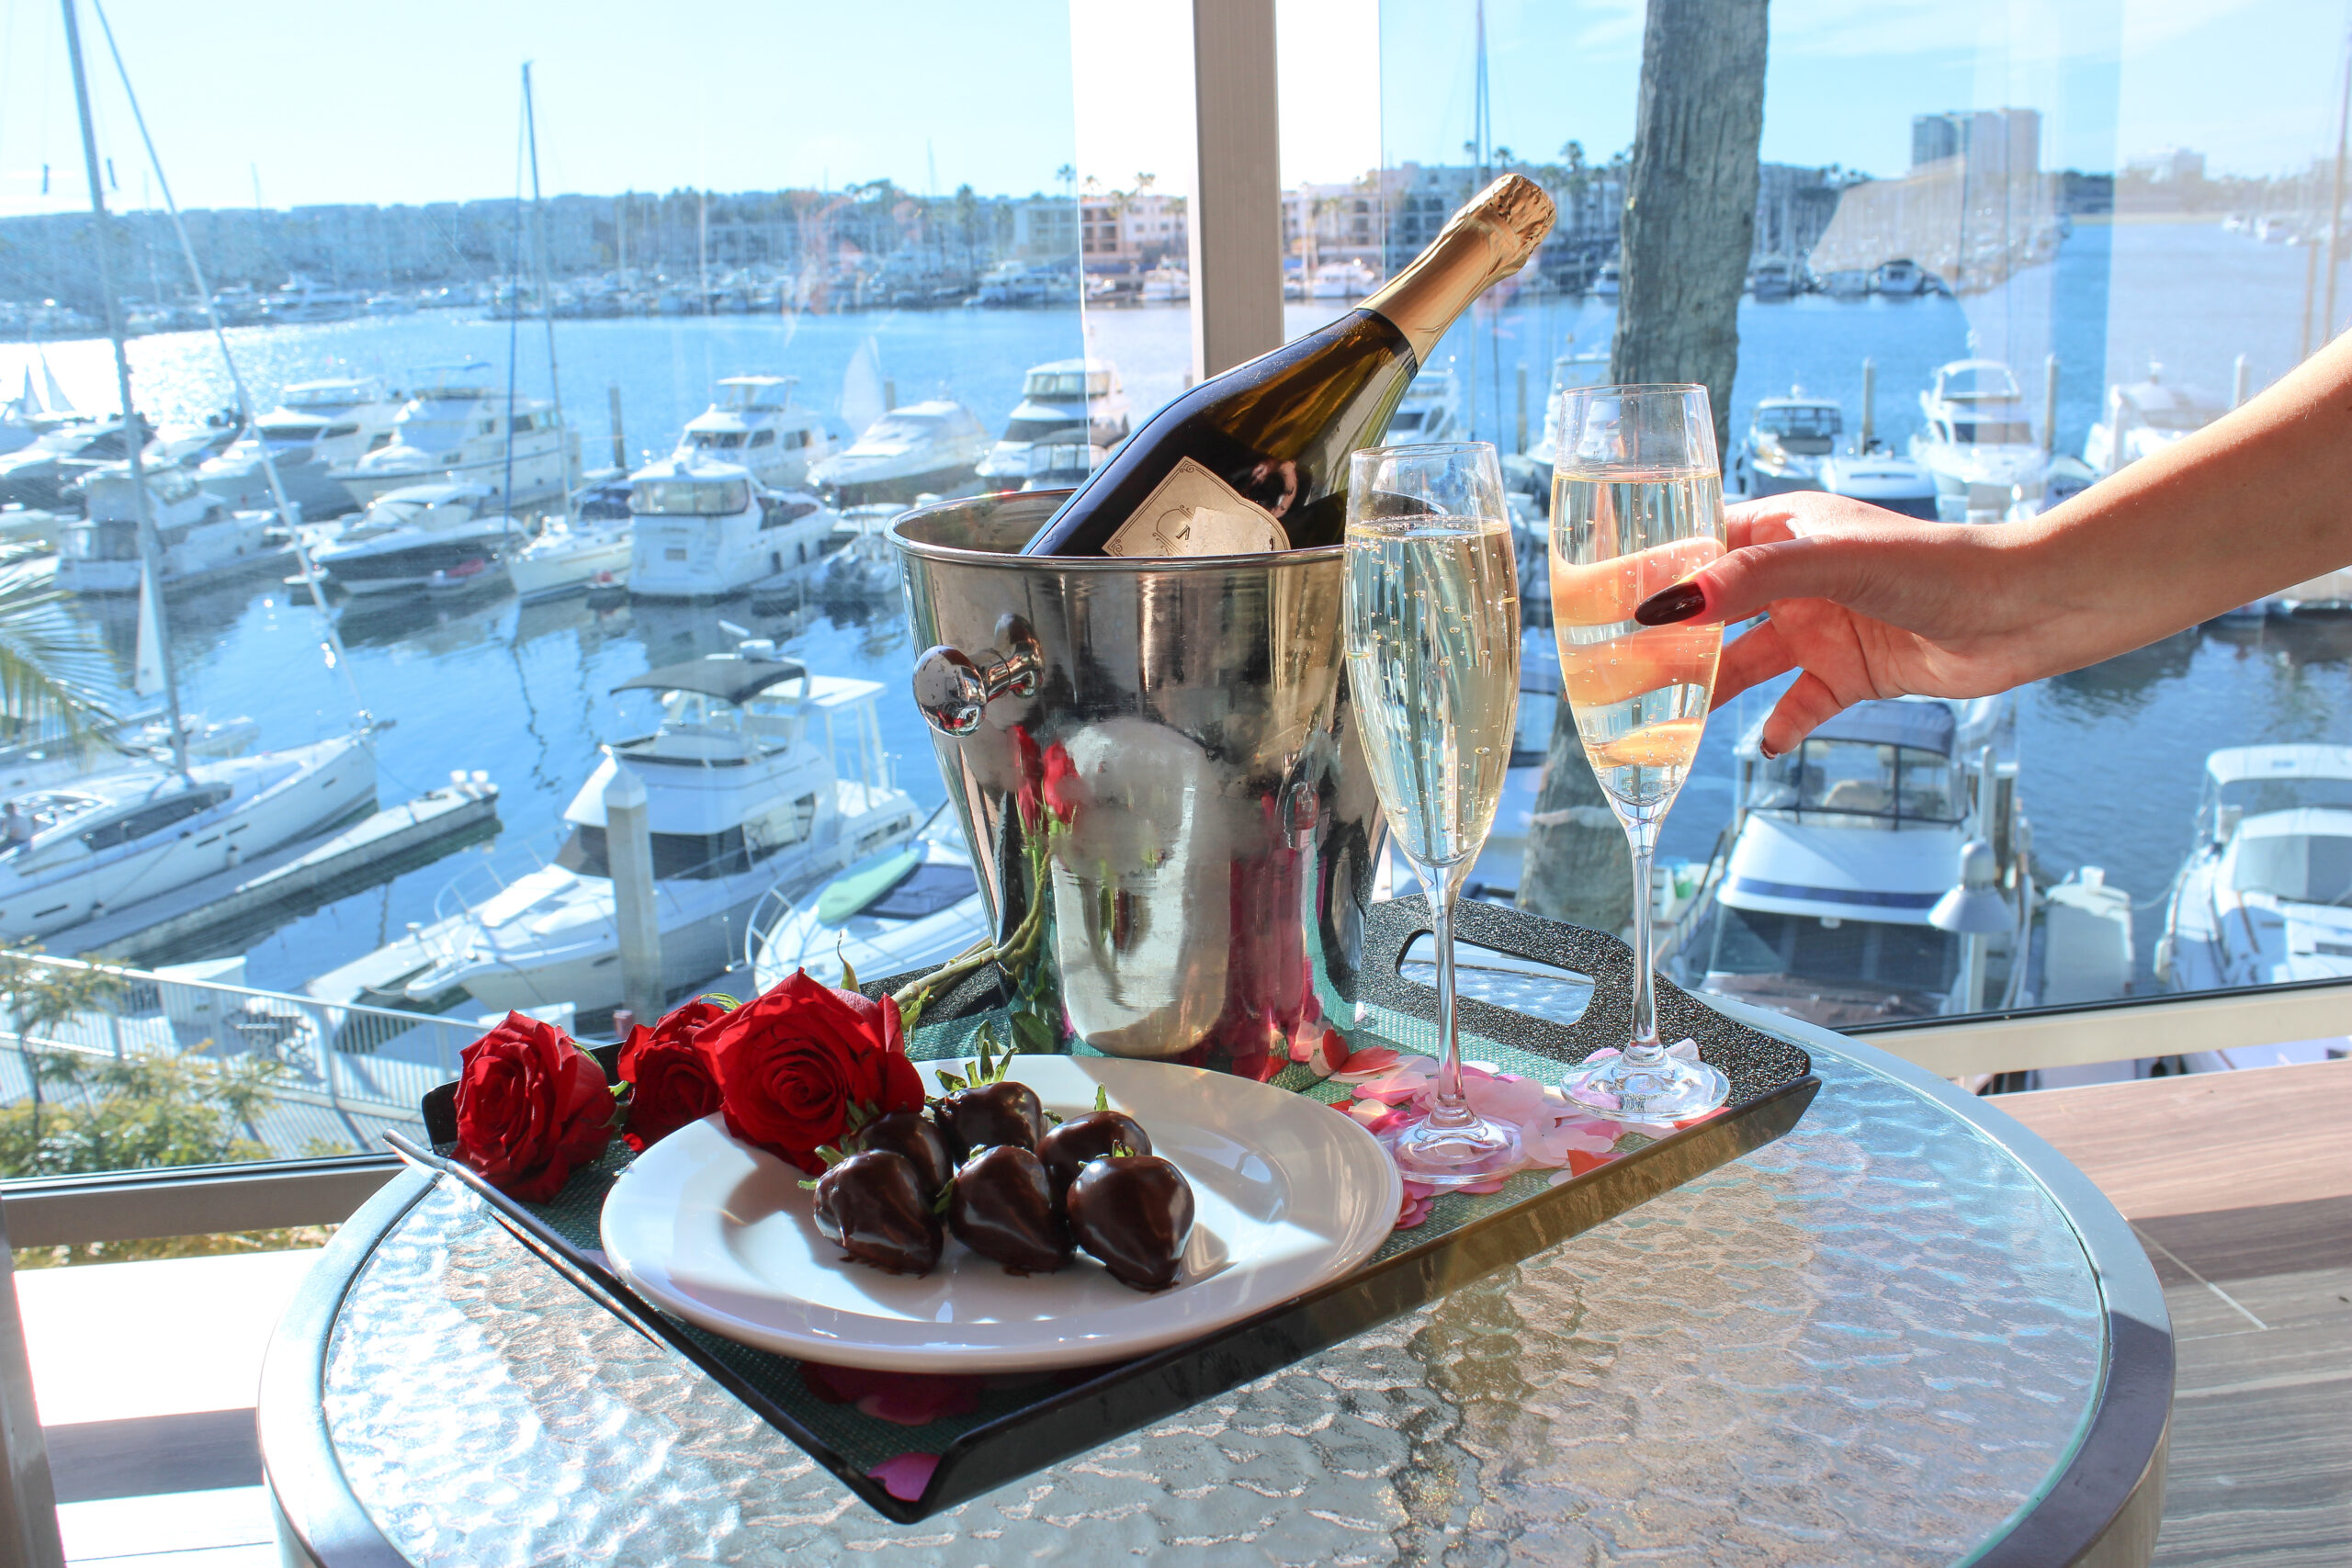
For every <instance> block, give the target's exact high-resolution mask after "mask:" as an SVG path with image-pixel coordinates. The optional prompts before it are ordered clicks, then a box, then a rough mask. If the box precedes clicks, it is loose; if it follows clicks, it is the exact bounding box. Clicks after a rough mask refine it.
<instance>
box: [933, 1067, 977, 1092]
mask: <svg viewBox="0 0 2352 1568" xmlns="http://www.w3.org/2000/svg"><path fill="white" fill-rule="evenodd" d="M938 1073H939V1087H940V1088H941V1089H945V1090H947V1091H948V1092H949V1093H950V1094H953V1093H954V1092H955V1091H956V1090H957V1089H969V1088H971V1087H972V1086H971V1083H970V1081H969V1080H968V1079H967V1078H966V1077H964V1075H963V1074H961V1073H959V1072H957V1071H956V1069H955V1068H953V1067H941V1068H940V1069H938Z"/></svg>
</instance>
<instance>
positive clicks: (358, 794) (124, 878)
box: [0, 736, 376, 942]
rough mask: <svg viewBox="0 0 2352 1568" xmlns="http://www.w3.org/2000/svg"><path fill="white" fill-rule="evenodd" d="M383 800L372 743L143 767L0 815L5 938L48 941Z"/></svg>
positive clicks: (47, 792)
mask: <svg viewBox="0 0 2352 1568" xmlns="http://www.w3.org/2000/svg"><path fill="white" fill-rule="evenodd" d="M375 803H376V756H375V752H374V750H372V749H371V747H370V745H369V743H368V739H366V737H364V736H351V737H345V738H344V739H335V740H322V741H319V742H317V743H316V744H314V745H310V746H297V747H291V748H288V750H281V751H265V752H261V753H259V754H258V755H255V756H251V757H232V758H229V759H226V760H223V761H207V762H192V763H191V764H190V765H189V767H188V771H187V773H186V774H185V775H183V774H181V773H176V772H175V771H174V770H173V769H172V768H171V767H169V766H168V765H166V764H164V763H161V762H153V761H147V762H141V763H137V764H135V765H133V766H130V767H128V768H124V769H121V770H119V771H118V772H114V773H103V774H97V775H95V776H92V777H89V778H85V779H80V780H76V781H74V782H73V783H71V784H65V785H62V786H58V787H53V788H48V789H38V790H32V791H28V792H25V793H21V794H18V795H16V796H15V797H13V798H12V799H10V800H9V801H8V802H7V803H6V807H0V936H5V937H6V939H7V940H9V941H12V942H26V941H31V940H35V939H38V938H42V937H47V936H51V935H53V934H54V933H56V932H58V931H63V930H65V929H66V928H68V927H70V926H74V925H78V924H80V923H81V922H82V921H84V920H86V919H93V918H95V917H96V916H97V915H100V914H102V913H104V912H105V911H106V910H107V909H109V908H120V907H122V906H124V905H126V904H132V903H136V902H138V901H139V900H141V899H144V898H153V897H157V896H158V895H161V894H164V893H169V892H171V891H172V890H173V889H174V888H176V887H181V886H186V885H187V884H188V883H190V882H194V881H195V880H197V879H198V877H203V876H209V875H211V874H213V873H215V872H219V871H225V870H227V869H229V868H230V867H232V866H234V865H237V864H238V863H241V862H242V861H243V859H245V858H246V857H248V856H252V855H256V854H261V853H264V852H267V851H270V850H274V849H276V848H277V847H278V846H279V845H281V844H285V843H289V842H291V841H293V840H296V839H300V838H303V837H305V836H307V835H309V834H311V833H313V832H317V831H319V830H321V829H325V828H327V827H330V826H332V825H334V824H335V823H337V822H340V821H342V820H343V819H344V818H346V817H349V816H352V815H354V814H355V813H357V812H362V811H367V810H371V809H373V808H374V806H375Z"/></svg>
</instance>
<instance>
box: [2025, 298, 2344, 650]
mask: <svg viewBox="0 0 2352 1568" xmlns="http://www.w3.org/2000/svg"><path fill="white" fill-rule="evenodd" d="M2004 526H2005V530H2014V532H2015V534H2016V536H2017V539H2016V542H2017V544H2018V558H2019V570H2022V571H2028V572H2031V573H2033V574H2035V575H2036V576H2037V577H2038V578H2039V579H2040V583H2039V586H2038V587H2037V588H2036V589H2035V590H2033V597H2035V598H2036V599H2037V600H2039V601H2040V602H2041V604H2040V608H2041V611H2042V613H2044V614H2047V615H2051V616H2052V617H2053V619H2052V621H2051V622H2050V623H2049V624H2047V625H2046V626H2044V627H2043V628H2042V635H2040V636H2037V637H2035V638H2034V640H2035V642H2036V643H2037V644H2038V645H2040V651H2041V655H2042V661H2044V662H2047V663H2049V665H2050V669H2049V670H2048V671H2045V672H2047V673H2056V672H2058V671H2064V670H2072V669H2077V668H2080V667H2081V666H2082V665H2085V664H2088V663H2092V662H2095V661H2096V660H2100V659H2107V658H2111V657H2113V656H2114V655H2116V654H2118V653H2123V652H2127V651H2129V650H2130V649H2135V648H2140V647H2143V646H2144V645H2146V644H2147V643H2150V642H2153V641H2154V640H2155V639H2156V638H2158V637H2164V636H2165V635H2167V634H2169V633H2171V632H2175V631H2178V630H2180V629H2181V628H2183V627H2184V626H2194V625H2196V624H2197V623H2198V622H2199V621H2204V620H2209V619H2211V617H2213V616H2214V615H2221V614H2222V613H2223V612H2225V611H2228V610H2231V609H2234V608H2236V607H2237V606H2238V605H2241V604H2246V603H2248V602H2250V601H2252V600H2256V599H2259V598H2261V597H2263V596H2264V595H2266V594H2269V593H2275V592H2278V591H2279V590H2280V589H2282V588H2288V587H2291V586H2292V585H2294V584H2295V583H2298V582H2302V581H2308V580H2309V579H2311V578H2313V577H2317V576H2319V575H2321V574H2322V573H2324V572H2328V571H2332V570H2335V569H2337V568H2339V567H2343V566H2346V565H2352V333H2346V335H2345V336H2343V337H2340V338H2338V339H2337V340H2336V341H2335V342H2334V343H2332V344H2329V345H2327V347H2325V348H2324V349H2323V350H2321V351H2320V352H2319V353H2318V354H2316V355H2312V357H2311V358H2310V359H2308V360H2306V361H2304V362H2303V364H2302V365H2301V366H2300V367H2297V368H2296V369H2295V370H2293V371H2292V372H2290V374H2289V375H2288V376H2287V377H2286V378H2285V379H2283V380H2281V381H2280V382H2279V383H2278V385H2276V386H2274V387H2272V388H2270V389H2268V390H2267V391H2266V392H2264V393H2263V394H2262V395H2261V396H2260V397H2258V398H2256V399H2254V400H2251V401H2249V402H2248V403H2247V404H2246V405H2245V407H2244V408H2241V409H2238V410H2236V411H2234V412H2232V413H2230V414H2227V415H2225V416H2224V417H2222V419H2219V420H2216V421H2215V422H2214V423H2211V424H2210V425H2208V426H2206V427H2205V428H2204V429H2203V430H2200V431H2198V432H2196V433H2195V434H2191V435H2188V436H2187V437H2185V438H2183V439H2182V440H2180V441H2178V442H2176V443H2175V444H2173V445H2172V446H2167V447H2165V449H2164V450H2163V451H2161V452H2156V453H2152V454H2151V455H2149V456H2148V457H2143V458H2141V459H2140V460H2139V461H2137V462H2135V463H2133V464H2132V465H2131V467H2130V468H2126V469H2124V470H2123V471H2122V472H2121V473H2119V474H2116V475H2115V476H2113V477H2112V478H2109V479H2103V480H2101V481H2100V482H2099V483H2098V484H2097V485H2095V486H2093V487H2092V488H2091V489H2089V490H2087V491H2084V492H2083V493H2082V494H2081V495H2079V496H2076V497H2075V499H2073V500H2072V501H2069V502H2066V503H2065V504H2064V505H2063V506H2059V507H2055V508H2053V509H2052V510H2051V511H2050V512H2048V513H2044V514H2043V515H2041V516H2040V517H2037V518H2034V519H2032V520H2031V521H2030V522H2025V523H2018V524H2011V525H2004Z"/></svg>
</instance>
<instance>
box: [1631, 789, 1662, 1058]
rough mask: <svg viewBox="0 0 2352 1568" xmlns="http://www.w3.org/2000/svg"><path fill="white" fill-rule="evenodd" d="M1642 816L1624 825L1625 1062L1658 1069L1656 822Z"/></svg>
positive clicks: (1653, 817)
mask: <svg viewBox="0 0 2352 1568" xmlns="http://www.w3.org/2000/svg"><path fill="white" fill-rule="evenodd" d="M1663 815H1665V813H1664V812H1663V811H1660V812H1659V813H1657V816H1653V815H1651V814H1650V813H1648V812H1646V811H1645V812H1639V813H1634V814H1630V815H1629V816H1628V817H1627V818H1626V821H1625V842H1626V846H1627V847H1628V848H1629V849H1631V850H1632V851H1633V854H1634V1040H1633V1043H1632V1044H1631V1045H1630V1046H1628V1047H1627V1048H1626V1051H1625V1059H1626V1060H1627V1061H1629V1062H1633V1063H1635V1064H1637V1065H1639V1066H1645V1067H1646V1066H1656V1065H1657V1063H1658V1062H1660V1061H1662V1060H1664V1059H1665V1056H1666V1047H1665V1046H1664V1045H1662V1044H1660V1043H1658V1037H1657V981H1656V980H1655V978H1654V977H1653V965H1652V964H1651V960H1650V940H1651V936H1650V920H1651V908H1650V867H1651V866H1652V865H1653V864H1654V863H1656V862H1657V829H1658V821H1657V818H1658V817H1659V816H1663Z"/></svg>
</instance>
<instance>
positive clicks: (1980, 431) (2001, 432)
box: [1951, 419, 2033, 446]
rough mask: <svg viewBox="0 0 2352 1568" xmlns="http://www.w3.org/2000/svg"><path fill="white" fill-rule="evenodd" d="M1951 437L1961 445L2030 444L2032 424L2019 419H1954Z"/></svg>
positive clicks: (2031, 441) (2031, 442)
mask: <svg viewBox="0 0 2352 1568" xmlns="http://www.w3.org/2000/svg"><path fill="white" fill-rule="evenodd" d="M1951 438H1952V439H1953V440H1954V441H1957V442H1959V443H1960V444H1961V445H1962V446H2031V445H2032V444H2033V426H2032V425H2031V424H2029V423H2026V422H2025V421H2024V420H2021V419H1956V420H1953V421H1952V422H1951Z"/></svg>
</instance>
